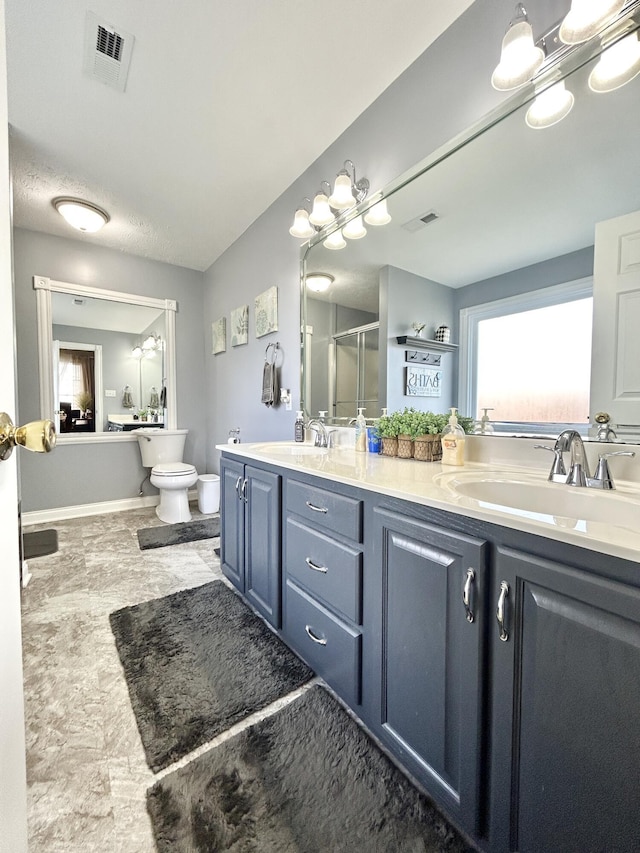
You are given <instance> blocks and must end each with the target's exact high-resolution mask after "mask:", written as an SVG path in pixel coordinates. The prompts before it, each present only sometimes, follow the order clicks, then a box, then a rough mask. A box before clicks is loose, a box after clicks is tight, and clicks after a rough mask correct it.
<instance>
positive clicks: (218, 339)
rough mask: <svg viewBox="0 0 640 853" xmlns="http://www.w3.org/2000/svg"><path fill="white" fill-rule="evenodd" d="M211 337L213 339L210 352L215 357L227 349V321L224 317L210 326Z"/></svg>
mask: <svg viewBox="0 0 640 853" xmlns="http://www.w3.org/2000/svg"><path fill="white" fill-rule="evenodd" d="M211 335H212V339H213V343H212V347H211V352H212V353H213V354H214V355H217V354H218V353H219V352H224V351H225V350H226V348H227V320H226V318H225V317H220V319H219V320H215V321H214V322H213V323H212V324H211Z"/></svg>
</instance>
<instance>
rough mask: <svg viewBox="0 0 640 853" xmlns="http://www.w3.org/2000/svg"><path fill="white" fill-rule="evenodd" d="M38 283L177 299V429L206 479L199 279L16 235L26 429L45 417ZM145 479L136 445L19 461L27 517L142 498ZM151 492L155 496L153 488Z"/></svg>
mask: <svg viewBox="0 0 640 853" xmlns="http://www.w3.org/2000/svg"><path fill="white" fill-rule="evenodd" d="M34 275H43V276H48V277H49V278H53V279H56V280H58V281H67V282H72V283H74V284H83V285H89V286H93V287H100V288H105V289H108V290H119V291H122V292H126V293H135V294H140V295H142V296H154V297H158V298H167V299H169V298H171V299H176V300H177V302H178V312H177V314H176V359H177V395H178V426H180V427H186V428H188V429H189V435H188V436H187V446H186V450H185V460H186V461H188V462H191V463H193V464H194V465H195V466H196V467H197V468H198V471H200V472H203V471H205V457H206V444H207V439H206V432H205V405H204V398H205V395H206V392H207V389H206V383H205V374H204V342H203V334H202V299H203V276H202V273H200V272H195V271H193V270H188V269H184V268H182V267H175V266H171V265H169V264H162V263H159V262H156V261H149V260H145V259H144V258H138V257H134V256H132V255H125V254H123V253H122V252H117V251H113V250H111V249H103V248H100V247H96V246H93V245H89V244H85V243H83V242H82V241H81V240H67V239H64V238H60V237H52V236H50V235H47V234H38V233H35V232H33V231H26V230H23V229H19V228H18V229H15V231H14V277H15V290H16V336H17V356H18V358H17V362H18V411H19V419H20V422H21V423H25V422H26V421H31V420H36V419H38V418H39V417H40V409H39V383H38V341H37V325H36V296H35V291H34V290H33V284H32V277H33V276H34ZM145 474H146V471H145V469H144V468H143V467H142V465H141V462H140V452H139V449H138V445H137V443H135V442H133V443H130V442H126V441H125V442H122V443H115V442H114V443H107V444H87V445H83V446H80V445H78V444H73V445H69V446H66V447H63V446H59V447H57V448H56V449H55V451H54V452H53V453H51V454H48V455H46V456H45V455H41V454H34V453H22V454H20V475H21V491H22V509H23V512H28V511H32V510H38V509H49V508H51V507H64V506H74V505H77V504H88V503H94V502H98V501H109V500H118V499H123V498H132V497H136V496H137V494H138V489H139V486H140V482H141V480H142V479H143V477H144V476H145ZM146 491H147V493H149V494H153V493H155V492H156V490H155V489H154V488H153V487H151V486H147V487H146Z"/></svg>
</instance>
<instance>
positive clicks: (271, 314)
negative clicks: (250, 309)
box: [255, 287, 278, 338]
mask: <svg viewBox="0 0 640 853" xmlns="http://www.w3.org/2000/svg"><path fill="white" fill-rule="evenodd" d="M255 323H256V338H262V337H263V336H264V335H268V334H270V333H271V332H277V331H278V288H277V287H270V288H269V290H265V291H264V293H261V294H260V295H259V296H256V320H255Z"/></svg>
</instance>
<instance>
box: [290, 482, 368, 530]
mask: <svg viewBox="0 0 640 853" xmlns="http://www.w3.org/2000/svg"><path fill="white" fill-rule="evenodd" d="M287 510H288V511H289V512H294V513H296V515H300V516H302V518H304V519H306V520H307V521H309V522H311V524H313V525H314V526H318V525H319V526H321V527H326V528H327V529H328V530H331V531H333V532H334V533H339V534H341V535H342V536H348V537H349V539H353V540H354V541H355V542H361V541H362V501H359V500H356V499H355V498H348V497H346V496H345V495H337V494H335V493H334V492H330V491H329V490H328V489H321V488H318V487H317V486H310V485H308V484H307V483H300V482H298V481H297V480H288V481H287Z"/></svg>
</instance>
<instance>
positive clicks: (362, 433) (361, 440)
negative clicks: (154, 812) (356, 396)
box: [356, 409, 367, 453]
mask: <svg viewBox="0 0 640 853" xmlns="http://www.w3.org/2000/svg"><path fill="white" fill-rule="evenodd" d="M356 450H359V451H361V452H363V453H366V451H367V422H366V420H365V417H364V409H358V417H357V418H356Z"/></svg>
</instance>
